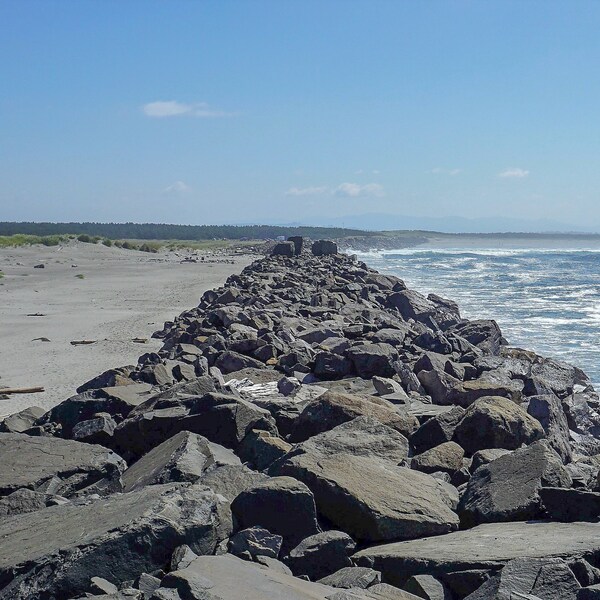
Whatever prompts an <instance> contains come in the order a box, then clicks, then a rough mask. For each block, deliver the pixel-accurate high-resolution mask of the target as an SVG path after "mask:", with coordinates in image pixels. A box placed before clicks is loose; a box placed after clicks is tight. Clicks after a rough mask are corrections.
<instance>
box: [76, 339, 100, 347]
mask: <svg viewBox="0 0 600 600" xmlns="http://www.w3.org/2000/svg"><path fill="white" fill-rule="evenodd" d="M97 341H98V340H73V341H72V342H71V346H87V345H88V344H95V343H96V342H97Z"/></svg>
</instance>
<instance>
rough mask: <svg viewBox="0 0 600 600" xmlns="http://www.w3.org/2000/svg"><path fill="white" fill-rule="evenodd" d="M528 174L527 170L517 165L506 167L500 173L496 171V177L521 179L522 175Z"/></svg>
mask: <svg viewBox="0 0 600 600" xmlns="http://www.w3.org/2000/svg"><path fill="white" fill-rule="evenodd" d="M528 175H529V171H527V170H526V169H520V168H518V167H514V168H512V169H506V170H504V171H502V172H501V173H498V177H502V178H503V179H523V177H527V176H528Z"/></svg>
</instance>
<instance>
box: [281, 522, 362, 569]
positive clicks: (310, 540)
mask: <svg viewBox="0 0 600 600" xmlns="http://www.w3.org/2000/svg"><path fill="white" fill-rule="evenodd" d="M355 547H356V542H355V541H354V540H353V539H352V538H351V537H350V536H349V535H348V534H347V533H344V532H343V531H324V532H323V533H317V534H315V535H311V536H309V537H307V538H305V539H303V540H302V541H301V542H300V543H299V544H298V545H297V546H296V547H295V548H293V549H292V550H291V551H290V553H289V555H288V557H287V559H286V563H287V564H288V566H289V567H290V568H291V569H292V572H293V573H294V575H306V576H307V577H309V578H310V579H312V580H317V579H321V578H323V577H326V576H327V575H331V574H332V573H335V572H336V571H339V570H340V569H342V568H344V567H350V566H351V565H352V561H351V560H350V555H351V554H353V552H354V549H355Z"/></svg>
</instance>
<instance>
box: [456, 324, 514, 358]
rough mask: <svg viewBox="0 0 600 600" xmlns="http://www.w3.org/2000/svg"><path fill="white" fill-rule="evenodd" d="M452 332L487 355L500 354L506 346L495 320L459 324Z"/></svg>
mask: <svg viewBox="0 0 600 600" xmlns="http://www.w3.org/2000/svg"><path fill="white" fill-rule="evenodd" d="M451 331H452V333H455V334H456V335H459V336H460V337H462V338H464V339H465V340H467V342H469V343H470V344H473V346H477V348H480V349H481V350H483V351H484V352H485V353H486V354H498V353H499V352H500V349H501V348H502V346H505V345H506V340H505V339H504V338H503V337H502V332H501V331H500V327H498V323H496V321H493V320H489V321H485V320H479V321H467V322H465V323H459V324H458V325H455V326H454V327H453V328H452V329H451Z"/></svg>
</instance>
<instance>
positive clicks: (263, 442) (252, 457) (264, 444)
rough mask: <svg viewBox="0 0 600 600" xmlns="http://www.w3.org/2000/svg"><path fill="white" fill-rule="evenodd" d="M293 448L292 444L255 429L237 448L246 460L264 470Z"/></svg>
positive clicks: (259, 469) (267, 432)
mask: <svg viewBox="0 0 600 600" xmlns="http://www.w3.org/2000/svg"><path fill="white" fill-rule="evenodd" d="M291 449H292V446H291V444H288V443H287V442H286V441H285V440H283V439H281V438H280V437H277V436H275V435H273V434H272V433H270V432H269V431H260V430H258V429H253V430H252V431H250V433H248V434H247V435H246V437H245V438H244V439H243V440H242V443H241V444H240V445H239V447H238V449H237V453H238V455H239V456H240V457H241V458H242V459H243V460H244V462H247V463H250V464H251V465H252V466H253V467H254V468H255V469H257V470H258V471H263V470H264V469H266V468H267V467H269V466H270V465H271V464H273V463H274V462H275V461H276V460H277V459H279V458H281V457H282V456H284V455H285V454H287V453H288V452H289V451H290V450H291Z"/></svg>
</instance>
